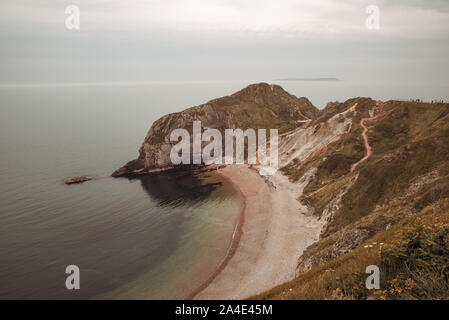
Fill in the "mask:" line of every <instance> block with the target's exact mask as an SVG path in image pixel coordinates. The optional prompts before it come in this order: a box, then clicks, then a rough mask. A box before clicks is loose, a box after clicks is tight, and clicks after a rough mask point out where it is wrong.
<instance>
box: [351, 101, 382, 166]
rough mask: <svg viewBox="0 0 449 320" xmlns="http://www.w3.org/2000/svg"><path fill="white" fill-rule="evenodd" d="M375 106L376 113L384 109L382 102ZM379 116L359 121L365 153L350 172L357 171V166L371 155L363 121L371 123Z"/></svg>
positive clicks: (366, 129) (371, 151) (366, 130)
mask: <svg viewBox="0 0 449 320" xmlns="http://www.w3.org/2000/svg"><path fill="white" fill-rule="evenodd" d="M376 106H377V108H378V111H379V112H381V111H382V109H383V107H384V103H383V102H382V101H380V100H379V101H376ZM378 116H379V115H376V116H375V115H374V112H373V115H372V116H371V117H370V118H363V119H362V120H360V125H361V126H362V128H363V132H362V137H363V142H364V144H365V149H366V153H365V156H364V157H363V158H362V159H361V160H360V161H358V162H356V163H354V164H353V165H352V166H351V172H354V170H355V169H357V167H358V166H359V164H361V163H363V162H364V161H366V160H367V159H368V158H369V157H370V156H371V154H372V153H373V149H372V148H371V146H370V145H369V141H368V135H367V133H368V128H367V127H366V126H365V121H371V120H375V119H376V118H377V117H378Z"/></svg>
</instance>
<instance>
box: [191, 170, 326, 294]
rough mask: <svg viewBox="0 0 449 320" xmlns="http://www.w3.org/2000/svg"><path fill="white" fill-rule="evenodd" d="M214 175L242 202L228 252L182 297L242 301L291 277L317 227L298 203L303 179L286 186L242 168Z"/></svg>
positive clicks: (278, 177) (279, 178)
mask: <svg viewBox="0 0 449 320" xmlns="http://www.w3.org/2000/svg"><path fill="white" fill-rule="evenodd" d="M214 174H217V175H219V176H220V177H222V178H224V179H226V180H227V181H229V182H230V183H231V184H232V185H233V186H234V187H235V188H236V189H237V190H238V192H239V193H240V194H241V195H242V197H243V199H244V200H243V201H244V204H243V206H242V210H241V213H240V217H239V222H238V224H237V227H236V230H235V234H234V236H233V239H232V243H231V245H230V248H229V251H228V253H227V254H226V256H225V257H224V258H223V260H222V261H221V262H220V263H219V265H218V267H217V268H216V269H215V271H214V272H213V273H212V274H211V275H210V276H209V278H207V280H206V281H204V282H203V283H202V284H201V285H200V286H199V287H198V288H196V289H195V290H193V291H192V292H191V293H190V294H189V295H188V296H187V297H186V299H210V300H216V299H244V298H246V297H249V296H251V295H254V294H258V293H260V292H263V291H265V290H268V289H270V288H272V287H274V286H276V285H278V284H281V283H283V282H285V281H288V280H291V279H292V278H294V276H295V273H296V264H297V259H298V258H299V256H300V255H301V254H302V252H303V251H304V250H305V248H307V247H308V246H309V245H310V244H312V243H313V242H315V241H316V240H318V238H319V234H320V232H321V228H322V223H320V222H319V221H318V219H316V218H315V217H313V216H311V215H309V212H308V210H307V208H306V207H304V206H302V205H301V204H300V203H299V201H297V198H298V197H299V196H300V194H301V193H302V190H303V189H304V187H305V186H306V185H307V183H308V179H305V180H306V181H302V182H299V183H291V182H289V181H288V178H287V177H285V176H283V175H281V174H279V173H277V174H275V175H274V176H270V177H268V178H264V177H262V176H260V175H259V174H258V173H257V172H256V171H255V170H252V169H250V168H249V167H247V166H227V167H225V168H222V169H220V170H217V171H214Z"/></svg>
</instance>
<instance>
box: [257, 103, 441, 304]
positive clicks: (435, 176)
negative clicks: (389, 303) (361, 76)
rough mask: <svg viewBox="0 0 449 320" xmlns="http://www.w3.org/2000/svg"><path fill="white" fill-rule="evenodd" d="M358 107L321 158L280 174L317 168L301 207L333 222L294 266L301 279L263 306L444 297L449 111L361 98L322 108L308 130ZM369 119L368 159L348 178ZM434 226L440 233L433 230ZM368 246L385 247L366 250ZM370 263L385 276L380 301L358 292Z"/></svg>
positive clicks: (363, 290)
mask: <svg viewBox="0 0 449 320" xmlns="http://www.w3.org/2000/svg"><path fill="white" fill-rule="evenodd" d="M355 102H357V103H358V105H357V113H356V115H355V116H354V118H353V124H352V127H351V130H350V131H349V132H348V133H346V134H345V135H344V136H343V137H342V138H341V139H340V140H338V141H336V142H334V143H332V144H330V145H329V146H328V147H327V150H326V152H325V153H324V155H320V157H315V158H312V159H309V160H308V161H307V162H305V163H298V162H296V163H295V162H294V163H291V164H290V165H288V166H287V167H285V168H283V169H282V170H283V171H284V173H286V174H287V175H289V177H290V178H291V179H292V180H297V179H299V178H300V177H301V176H302V174H303V173H304V172H305V171H306V170H308V169H309V168H311V167H316V168H317V174H316V176H315V177H314V179H313V180H312V181H311V183H310V184H309V185H308V186H307V187H306V188H305V192H304V195H303V196H302V197H301V198H300V199H299V200H300V201H301V202H302V203H304V204H306V205H308V206H309V207H311V208H313V209H314V214H315V215H317V216H320V217H325V218H326V219H327V220H328V221H329V222H328V224H327V226H326V228H325V230H324V231H323V233H322V235H321V240H320V241H319V242H317V243H315V244H314V245H312V246H310V247H309V248H308V249H307V250H306V251H305V253H304V254H303V256H302V257H301V258H300V259H299V261H298V272H299V276H298V278H297V279H295V280H294V281H292V282H290V283H287V284H285V285H283V286H281V287H279V288H276V289H273V290H272V291H270V292H267V293H264V294H262V295H261V296H259V298H262V297H265V298H305V299H308V298H311V299H312V298H356V299H364V298H368V297H375V298H444V297H447V292H449V291H448V290H447V288H448V282H447V276H446V274H447V272H448V271H447V270H446V269H445V268H447V267H448V265H447V262H445V261H446V260H445V259H449V255H448V252H447V250H448V247H447V245H448V242H447V238H446V237H447V235H446V234H447V231H448V226H447V222H448V220H449V218H448V217H449V210H448V201H449V200H448V199H449V161H448V159H449V147H448V146H449V105H448V104H429V103H414V102H402V101H388V102H386V103H385V105H384V107H383V109H376V108H375V107H376V102H375V101H373V100H371V99H366V98H357V99H351V100H350V101H347V102H345V103H343V104H332V105H330V106H328V108H326V109H327V110H324V111H323V113H322V114H321V115H320V116H319V117H318V118H317V119H315V120H314V122H313V123H312V124H311V125H313V124H315V125H319V124H320V123H322V122H323V121H326V120H327V119H328V118H329V117H331V116H332V115H334V114H336V113H337V112H341V111H342V110H345V108H348V107H349V106H350V105H353V103H355ZM369 110H372V111H375V112H377V113H376V115H375V116H374V117H373V120H372V121H367V122H366V123H365V124H366V125H367V127H368V133H367V136H368V141H369V144H370V146H371V147H372V151H373V153H372V155H371V157H370V158H368V159H367V160H366V161H365V162H363V163H361V164H360V165H359V166H358V167H357V169H356V170H354V172H351V169H350V168H351V165H352V164H354V163H356V162H357V161H359V160H360V159H361V158H362V157H363V156H364V154H365V148H364V144H363V140H362V138H361V133H362V127H361V126H360V120H361V119H362V118H369V117H370V115H369ZM433 223H435V225H434V226H438V230H437V231H435V230H434V231H429V229H428V228H433V227H432V224H433ZM386 229H388V230H386ZM364 242H369V243H372V242H377V244H379V243H381V242H383V243H385V244H386V245H385V246H383V248H382V249H380V248H379V247H378V246H377V247H375V248H377V249H372V248H370V249H368V250H367V249H365V248H364V247H363V245H362V244H363V243H364ZM373 248H374V247H373ZM435 250H436V251H435ZM436 262H438V264H441V266H440V265H438V266H436ZM369 264H377V265H379V267H380V266H381V271H382V272H383V274H384V278H383V281H384V282H383V286H382V288H384V290H383V291H382V292H379V294H373V293H372V292H370V291H368V290H367V289H366V288H365V286H364V279H365V278H366V276H367V275H365V274H364V268H365V267H366V266H367V265H369ZM437 274H438V276H437ZM438 277H443V278H441V279H443V280H444V281H443V282H442V281H441V279H440V278H438ZM426 279H427V280H426ZM396 287H397V288H399V291H401V290H402V291H401V292H399V291H397V290H396V289H395V288H396ZM404 288H409V289H410V290H409V289H407V290H405V289H404ZM420 288H421V289H420ZM290 289H292V290H290ZM412 289H413V290H412ZM391 290H393V292H390V291H391ZM395 290H396V291H395ZM404 290H405V291H404ZM420 290H421V291H420ZM444 290H446V291H445V292H446V293H445V294H443V291H444Z"/></svg>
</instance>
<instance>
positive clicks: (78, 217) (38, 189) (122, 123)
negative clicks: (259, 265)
mask: <svg viewBox="0 0 449 320" xmlns="http://www.w3.org/2000/svg"><path fill="white" fill-rule="evenodd" d="M167 89H168V88H167V87H163V88H162V87H157V86H156V87H152V88H148V87H128V86H124V87H120V88H117V87H95V88H92V87H82V88H78V87H75V88H35V89H30V88H27V89H24V88H22V89H12V90H10V89H8V90H6V89H3V90H0V97H1V117H0V149H1V150H2V151H1V156H0V298H64V299H65V298H103V297H107V298H183V297H185V296H186V295H187V294H188V293H189V292H190V291H191V290H193V289H194V288H196V287H197V286H198V285H199V284H200V283H201V282H202V281H204V280H205V279H206V278H207V277H208V276H209V275H210V274H211V273H212V272H213V270H214V269H215V268H216V267H217V265H218V263H219V262H220V261H221V259H222V258H223V257H224V256H225V254H226V252H227V250H228V248H229V245H230V242H231V238H232V234H233V232H234V228H235V224H236V221H237V217H238V213H239V210H240V206H241V200H242V199H240V198H239V195H238V194H237V193H236V191H235V190H234V189H233V188H232V187H231V186H230V185H229V184H228V183H227V182H226V181H223V183H224V185H223V186H222V187H218V188H217V189H216V190H215V191H211V192H205V193H199V192H197V190H196V189H195V188H194V186H195V185H199V184H206V183H211V182H217V181H218V178H214V177H213V176H204V175H203V176H201V177H199V179H196V178H194V177H184V178H182V179H178V178H177V179H174V178H173V177H170V176H157V177H143V178H141V179H133V180H129V179H126V178H119V179H114V178H111V177H110V174H111V173H112V172H113V171H114V170H115V169H116V168H117V167H119V166H121V165H122V164H124V163H125V162H126V161H128V160H130V159H133V158H135V157H136V156H137V149H138V147H139V145H140V143H141V142H142V141H143V138H144V136H145V134H146V132H147V130H148V129H149V127H150V125H151V123H152V122H153V121H154V120H156V119H157V118H158V117H159V116H161V115H162V114H165V113H168V112H173V111H177V110H179V109H182V108H183V106H186V105H189V104H191V103H194V101H195V102H196V101H197V99H198V98H199V97H198V96H196V97H194V96H192V94H191V92H190V91H189V90H184V92H183V91H182V88H178V89H179V91H178V89H173V87H172V89H173V90H167ZM212 94H214V93H212ZM201 96H203V98H204V94H201ZM210 98H212V96H211V97H210ZM199 100H200V101H201V100H202V99H199ZM186 103H187V104H186ZM75 175H92V176H94V177H95V179H94V180H93V181H90V182H87V183H85V184H82V185H71V186H67V185H65V184H63V180H64V179H65V178H67V177H71V176H75ZM72 264H73V265H77V266H79V268H80V270H81V290H78V291H68V290H66V288H65V279H66V277H67V275H66V274H65V268H66V266H67V265H72Z"/></svg>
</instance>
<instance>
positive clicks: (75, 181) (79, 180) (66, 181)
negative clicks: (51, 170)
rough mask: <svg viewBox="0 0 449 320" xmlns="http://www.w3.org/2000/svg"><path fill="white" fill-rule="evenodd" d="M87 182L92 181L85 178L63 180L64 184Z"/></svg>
mask: <svg viewBox="0 0 449 320" xmlns="http://www.w3.org/2000/svg"><path fill="white" fill-rule="evenodd" d="M89 180H92V178H89V177H85V176H78V177H73V178H70V179H66V180H64V183H65V184H75V183H83V182H86V181H89Z"/></svg>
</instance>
